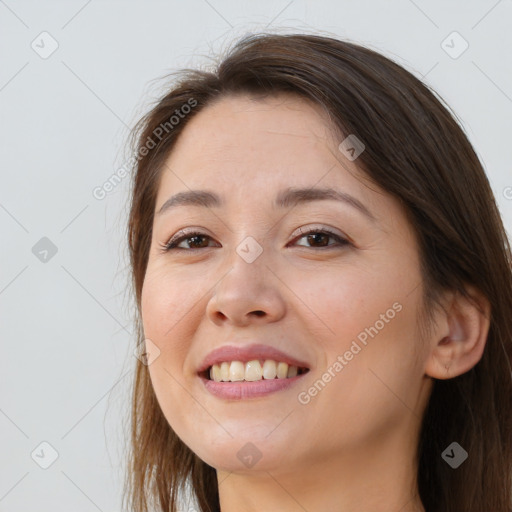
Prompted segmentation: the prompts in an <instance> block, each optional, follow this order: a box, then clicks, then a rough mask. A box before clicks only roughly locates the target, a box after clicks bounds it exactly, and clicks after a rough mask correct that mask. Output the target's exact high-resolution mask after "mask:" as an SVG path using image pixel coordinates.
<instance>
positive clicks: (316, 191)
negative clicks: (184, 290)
mask: <svg viewBox="0 0 512 512" xmlns="http://www.w3.org/2000/svg"><path fill="white" fill-rule="evenodd" d="M326 200H331V201H340V202H342V203H345V204H348V205H350V206H352V207H353V208H355V209H357V210H358V211H359V212H360V213H362V214H364V215H365V216H366V217H368V218H369V219H370V220H371V221H373V222H376V221H377V219H376V217H375V216H374V215H373V214H372V212H371V211H370V210H368V208H367V207H366V206H365V205H364V204H363V203H361V201H359V199H357V198H355V197H354V196H351V195H350V194H347V193H346V192H341V191H339V190H336V189H333V188H287V189H284V190H281V191H280V192H279V194H278V195H277V197H276V199H275V201H274V204H273V207H274V208H281V209H283V208H289V207H292V206H296V205H297V204H303V203H309V202H312V201H326ZM223 204H224V201H223V200H222V199H221V198H220V197H219V196H218V195H217V194H216V193H215V192H212V191H209V190H188V191H184V192H179V193H178V194H175V195H174V196H171V197H170V198H169V199H167V201H165V203H164V204H163V205H162V206H161V208H160V209H159V210H158V212H157V215H162V214H163V213H165V212H167V211H169V210H171V209H173V208H176V207H178V206H202V207H205V208H219V207H221V206H223Z"/></svg>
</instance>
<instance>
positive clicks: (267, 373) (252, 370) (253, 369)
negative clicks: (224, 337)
mask: <svg viewBox="0 0 512 512" xmlns="http://www.w3.org/2000/svg"><path fill="white" fill-rule="evenodd" d="M297 373H298V367H297V366H288V364H287V363H283V362H276V361H273V360H272V359H267V360H265V361H264V363H263V366H262V364H261V362H260V361H258V360H257V359H255V360H253V361H248V362H247V363H242V362H241V361H231V362H229V361H224V362H222V363H220V364H214V365H213V366H212V367H211V368H210V379H212V380H214V381H216V382H221V381H231V382H233V381H239V380H248V381H255V380H261V378H262V377H263V378H264V379H275V378H276V377H277V378H278V379H286V378H287V377H295V376H296V375H297Z"/></svg>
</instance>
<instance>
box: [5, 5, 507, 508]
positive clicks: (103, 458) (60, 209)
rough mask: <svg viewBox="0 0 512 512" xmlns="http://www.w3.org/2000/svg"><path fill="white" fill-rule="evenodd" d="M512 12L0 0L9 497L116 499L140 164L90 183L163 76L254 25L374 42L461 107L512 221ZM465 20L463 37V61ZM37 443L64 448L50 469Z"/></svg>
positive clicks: (43, 503)
mask: <svg viewBox="0 0 512 512" xmlns="http://www.w3.org/2000/svg"><path fill="white" fill-rule="evenodd" d="M511 20H512V2H511V1H510V0H502V1H495V0H492V1H490V0H489V1H462V0H461V1H452V2H446V1H441V0H436V1H426V0H415V1H412V0H396V1H389V2H379V1H377V0H373V1H370V0H366V1H361V0H359V1H353V2H349V1H334V0H332V1H313V0H294V1H290V0H282V1H281V0H279V1H276V0H273V1H270V0H259V1H257V2H249V1H232V0H208V1H207V0H191V1H188V2H185V1H177V0H174V1H168V2H163V1H145V2H143V1H126V0H125V1H123V2H115V1H99V0H92V1H85V0H84V1H72V2H71V1H70V2H63V1H62V2H56V1H46V2H28V1H18V2H16V1H15V0H5V1H4V0H0V52H1V54H0V119H1V124H0V130H1V132H0V140H1V146H0V147H1V155H0V162H1V179H2V181H1V188H0V228H1V233H2V242H1V244H2V247H1V251H0V253H1V263H0V307H1V313H0V318H1V323H0V328H1V332H0V336H1V343H2V344H1V362H0V393H1V394H0V450H1V455H0V511H4V512H18V511H20V512H21V511H23V512H25V511H27V510H37V511H39V512H50V511H51V512H56V511H68V510H73V511H74V512H81V511H83V512H94V511H95V510H100V511H104V512H106V511H117V510H120V509H121V507H120V503H121V502H120V499H121V498H120V497H121V489H122V475H123V461H124V459H123V442H124V441H123V438H124V433H126V432H127V426H126V425H123V418H124V417H125V415H126V411H127V407H128V399H129V394H128V392H129V389H130V383H131V378H132V375H133V367H134V361H135V360H134V356H133V355H132V352H133V349H134V340H133V338H132V336H131V332H132V323H131V317H132V311H133V309H132V308H133V305H132V304H131V303H130V299H129V296H127V294H126V292H125V290H126V286H127V279H128V273H127V268H128V267H127V263H128V260H127V252H126V248H125V236H124V233H125V222H126V215H127V198H128V186H127V185H128V183H129V179H128V178H126V179H125V180H124V181H123V182H122V183H121V184H120V185H118V186H117V187H116V188H115V189H114V190H113V191H112V192H111V193H110V194H109V195H108V196H107V197H106V198H105V199H103V200H98V199H96V198H95V197H94V196H93V194H92V191H93V189H94V188H95V187H97V186H101V185H102V184H103V183H104V182H105V181H106V180H107V179H108V178H109V177H110V176H111V175H112V174H113V173H114V172H115V171H116V170H117V169H119V168H120V167H122V165H123V163H124V159H125V158H126V153H125V150H124V147H125V146H123V144H124V143H125V141H126V135H127V133H128V127H131V126H132V125H133V122H134V121H135V120H136V119H137V118H138V116H139V115H140V114H141V113H142V112H144V110H145V108H146V107H147V105H148V104H149V101H151V100H153V99H154V97H156V96H157V95H158V94H160V92H161V91H162V90H163V89H162V83H161V82H158V81H156V82H155V79H156V78H158V77H161V76H162V75H164V74H165V73H168V72H169V71H171V70H173V69H178V68H181V67H188V66H194V65H200V64H207V63H208V60H207V59H206V57H204V56H206V55H208V54H209V53H210V51H211V50H213V51H220V50H222V48H225V47H226V45H227V44H228V43H230V42H231V41H232V40H233V39H234V38H236V37H239V36H242V35H244V34H245V33H246V32H250V31H257V30H274V31H279V32H286V31H289V32H291V31H307V32H315V31H320V32H321V33H324V34H327V35H337V36H340V37H347V38H350V39H351V40H353V41H355V42H360V43H364V44H367V45H369V46H371V47H373V48H375V49H377V50H380V51H381V52H382V53H384V54H386V55H388V56H390V57H392V58H394V59H395V60H397V61H398V62H399V63H401V64H402V65H404V66H405V67H406V68H407V69H409V70H411V71H412V72H413V73H415V74H416V75H417V76H418V77H422V78H423V79H424V80H425V81H426V82H427V83H429V84H431V85H432V86H433V87H434V88H435V89H436V90H437V91H438V92H439V93H440V94H441V96H442V97H444V98H445V100H446V101H447V102H448V103H449V104H450V105H451V106H452V108H453V109H454V110H455V112H456V113H457V114H458V116H459V117H460V118H461V120H462V122H463V125H464V128H465V129H466V131H467V133H468V135H469V138H470V140H471V141H472V143H473V144H474V146H475V149H476V151H477V153H478V154H479V156H480V157H481V159H482V161H483V163H484V166H485V168H486V171H487V173H488V176H489V179H490V182H491V184H492V187H493V189H494V192H495V195H496V197H497V200H498V202H499V206H500V209H501V211H502V214H503V217H504V220H505V223H506V227H507V230H508V232H509V233H510V232H511V227H512V188H507V187H511V186H512V176H511V172H510V162H511V161H512V152H511V147H512V144H511V143H510V140H509V139H510V134H511V133H512V72H511V70H512V66H511V61H510V55H509V50H510V48H512V32H511V31H510V22H511ZM43 31H46V32H48V33H49V34H50V35H51V37H52V38H53V39H54V40H55V41H56V42H57V43H58V48H57V50H56V51H55V52H54V53H53V54H52V55H50V56H49V57H48V58H42V57H41V56H40V53H37V52H36V51H35V50H34V49H33V48H32V47H31V45H32V44H33V45H34V46H35V47H36V48H38V50H39V52H43V51H48V50H49V49H51V44H52V41H51V40H50V39H49V38H48V36H40V34H41V32H43ZM453 31H457V32H458V33H459V34H460V36H462V38H464V40H466V41H467V43H468V44H469V47H468V49H467V50H466V51H465V52H464V53H462V54H461V55H460V56H458V58H453V56H454V54H457V53H459V52H460V50H461V49H462V48H463V47H462V46H461V45H462V44H464V43H463V41H462V40H461V39H457V37H458V36H455V39H454V36H450V37H449V38H448V39H446V38H447V37H448V36H449V35H450V34H451V33H452V32H453ZM445 40H446V42H445V43H443V41H445ZM54 44H55V43H54ZM450 46H451V47H452V48H451V49H450V48H449V47H450ZM445 50H447V51H448V52H451V53H452V56H450V55H449V53H447V51H445ZM43 237H47V238H48V239H50V240H51V242H52V243H53V244H54V245H55V246H56V248H57V253H56V254H55V255H54V256H52V257H50V256H51V253H49V254H48V256H47V261H45V262H44V261H41V260H40V258H41V257H44V253H40V254H39V257H37V256H36V254H34V252H33V250H32V249H33V247H34V246H35V245H36V244H37V243H38V242H39V241H40V239H41V238H43ZM40 243H41V242H40ZM38 247H39V246H36V248H38ZM39 250H42V249H40V248H39ZM35 252H36V253H37V252H38V251H37V250H35ZM43 441H45V442H47V443H49V444H50V445H51V446H52V447H53V449H55V450H56V452H57V453H58V458H57V459H56V460H55V462H54V463H53V464H52V465H51V466H50V467H48V469H42V468H41V467H40V465H39V464H43V463H44V462H45V461H46V463H48V462H50V461H51V454H52V452H51V449H49V448H48V447H47V446H46V445H42V446H41V445H40V443H42V442H43ZM34 450H35V452H34ZM32 453H34V458H32V457H31V454H32ZM36 461H37V462H38V463H39V464H38V463H36ZM186 510H188V509H186Z"/></svg>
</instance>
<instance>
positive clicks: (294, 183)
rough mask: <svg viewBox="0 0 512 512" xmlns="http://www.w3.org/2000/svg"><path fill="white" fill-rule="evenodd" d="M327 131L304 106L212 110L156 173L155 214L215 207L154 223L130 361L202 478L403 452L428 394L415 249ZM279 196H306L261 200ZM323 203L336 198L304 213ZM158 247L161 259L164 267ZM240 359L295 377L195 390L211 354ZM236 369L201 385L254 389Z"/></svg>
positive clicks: (285, 103)
mask: <svg viewBox="0 0 512 512" xmlns="http://www.w3.org/2000/svg"><path fill="white" fill-rule="evenodd" d="M331 133H332V132H331V131H329V130H328V128H327V120H326V118H325V117H324V115H323V113H322V112H321V111H320V110H319V109H318V108H317V107H316V106H312V105H311V104H310V103H307V102H305V101H304V100H301V99H297V98H295V97H291V96H280V97H272V98H270V99H268V98H267V99H258V98H254V97H249V96H238V97H227V98H224V99H222V100H220V101H218V102H217V103H215V104H213V105H211V106H209V107H207V108H205V109H204V110H203V111H201V112H200V113H199V114H198V115H197V116H196V117H194V118H193V119H192V120H191V121H190V122H189V124H188V125H187V127H186V128H185V129H184V131H183V133H182V135H181V136H180V138H179V140H178V142H177V145H176V146H175V149H174V150H173V152H172V154H171V155H170V157H169V158H168V160H167V161H166V166H165V168H164V170H163V175H162V179H161V182H160V186H159V190H158V195H157V199H156V208H155V212H159V210H160V209H161V208H162V206H163V205H164V203H166V201H168V200H169V198H171V197H172V196H174V195H175V194H178V193H181V192H185V193H189V192H190V191H192V190H194V191H197V190H204V191H208V192H209V193H211V194H215V195H216V196H218V198H219V205H217V204H213V203H209V205H208V206H205V205H204V203H203V204H185V202H184V201H181V203H180V204H178V203H175V204H174V206H172V207H169V208H167V209H166V210H165V211H163V212H162V213H160V214H158V213H155V219H154V225H153V237H152V244H151V250H150V255H149V261H148V267H147V272H146V275H145V280H144V286H143V291H142V319H143V327H144V334H145V337H146V339H149V340H151V342H148V345H147V346H148V351H149V352H150V354H151V353H153V356H154V355H155V354H156V353H155V352H154V347H155V345H156V347H158V349H159V351H160V353H159V355H157V357H156V358H154V357H153V358H154V360H153V362H151V364H150V365H149V366H148V369H149V372H150V377H151V380H152V383H153V386H154V390H155V393H156V396H157V398H158V402H159V404H160V406H161V408H162V411H163V413H164V415H165V417H166V419H167V421H168V422H169V424H170V426H171V427H172V429H173V430H174V431H175V432H176V434H177V435H178V436H179V437H180V438H181V439H182V440H183V442H184V443H185V444H186V445H188V446H189V447H190V448H191V449H192V450H193V451H194V452H195V453H196V454H197V455H198V456H199V457H200V458H201V459H202V460H204V461H205V462H206V463H208V464H209V465H211V466H213V467H215V468H217V469H220V470H229V471H242V472H243V471H245V470H246V471H249V470H251V468H252V467H254V469H255V470H256V469H262V470H272V469H275V468H297V467H299V466H298V465H302V464H303V465H305V467H306V466H307V467H310V468H311V467H312V466H313V465H314V464H318V465H321V464H324V463H325V462H326V460H327V458H328V457H337V458H338V460H341V457H342V456H345V457H349V458H350V459H351V460H352V461H356V460H361V459H360V457H361V456H364V453H365V452H368V453H372V451H373V450H377V449H378V447H379V446H381V445H382V443H392V445H393V444H394V445H397V446H398V445H400V446H403V445H404V444H406V445H407V446H408V447H409V448H410V449H411V451H412V447H413V446H414V436H415V435H416V433H417V430H416V429H417V428H418V427H419V416H420V415H421V412H422V408H423V406H424V405H425V400H426V398H427V396H428V392H429V388H428V385H427V378H426V377H425V375H424V366H425V360H426V356H427V354H426V344H422V343H421V340H420V339H419V337H418V332H417V325H416V319H417V317H418V314H419V312H420V305H421V293H422V285H421V279H420V270H419V257H418V249H417V245H416V241H415V237H414V234H413V231H412V228H411V227H410V225H409V224H408V222H407V220H406V217H405V214H404V211H403V210H402V208H401V207H400V205H399V203H398V202H397V201H396V200H395V199H393V198H392V197H391V196H389V195H388V194H386V193H384V192H383V191H382V190H380V189H378V188H377V187H376V186H375V185H371V188H370V185H369V182H365V183H366V184H365V183H364V182H363V180H362V179H361V178H364V176H363V175H362V174H361V173H360V172H359V170H358V168H357V158H356V157H357V152H358V151H359V150H360V149H362V148H361V147H360V146H357V145H356V146H353V144H352V145H351V143H350V142H351V139H349V140H348V141H345V142H344V143H343V144H342V146H341V148H342V149H339V148H338V146H339V145H340V143H342V140H337V139H336V138H335V137H334V136H333V135H332V134H331ZM362 142H363V143H364V140H363V141H362ZM351 147H354V149H355V151H352V150H351V149H350V148H351ZM357 177H359V178H360V179H357ZM295 189H304V190H305V191H306V192H305V193H304V192H303V193H302V194H298V195H296V196H290V197H291V199H290V198H289V199H288V200H287V201H284V202H283V201H279V200H280V199H283V197H284V196H283V194H285V193H287V192H290V191H293V190H295ZM324 189H332V190H333V191H337V192H338V193H339V194H340V197H341V199H336V198H335V197H334V196H333V195H331V196H330V198H325V197H324V198H321V194H320V191H321V190H324ZM315 191H318V192H319V193H318V195H317V197H315V196H314V195H313V194H312V193H313V192H315ZM294 197H295V198H296V199H297V198H298V200H295V201H294V200H293V198H294ZM343 198H344V199H343ZM277 203H279V204H277ZM358 205H359V206H358ZM182 229H186V231H187V236H188V238H187V237H185V238H183V237H181V235H180V234H179V233H178V232H179V231H180V230H182ZM326 229H327V230H329V231H331V232H332V233H333V234H329V233H325V232H324V230H326ZM309 231H311V232H312V233H311V234H309V235H308V234H306V233H308V232H309ZM191 232H193V233H194V234H190V233H191ZM197 232H199V235H198V234H197ZM176 234H178V237H180V238H181V239H180V240H178V242H177V246H178V248H175V249H171V250H169V251H167V252H164V250H163V248H162V246H163V245H165V244H166V243H167V242H168V241H169V239H170V238H171V237H173V236H174V235H176ZM184 235H185V234H184ZM344 240H346V242H345V241H344ZM253 344H258V345H264V346H266V347H267V348H268V347H270V348H274V349H277V350H280V351H282V352H283V353H285V354H286V355H287V356H289V357H290V358H294V359H296V360H297V361H300V362H301V364H303V365H304V366H305V367H307V368H308V371H307V372H306V373H303V374H300V375H299V376H297V377H295V378H294V379H293V380H291V381H290V382H289V384H291V385H289V386H288V387H284V388H282V389H277V386H274V384H275V383H276V381H277V379H273V380H272V381H270V379H269V380H268V382H267V383H269V384H270V386H273V387H271V388H270V389H271V392H268V393H263V394H260V395H250V393H251V389H252V390H254V389H258V390H259V389H260V388H261V380H260V381H259V382H257V381H245V380H244V381H237V382H235V383H229V382H218V383H212V382H209V381H207V380H205V379H204V376H200V375H199V374H198V371H199V369H200V368H201V365H202V363H203V361H204V360H205V358H206V357H207V356H208V354H209V353H210V352H211V351H213V350H215V349H218V348H220V347H224V346H227V345H229V346H232V347H239V348H246V347H248V346H250V345H253ZM279 358H280V356H276V357H275V358H273V357H269V354H268V353H264V352H261V353H259V355H258V353H256V354H252V355H251V356H248V357H247V359H251V360H260V359H261V361H262V362H263V361H265V360H267V359H279ZM237 359H238V360H240V359H243V358H242V357H241V356H240V357H238V356H236V355H225V356H221V361H222V360H225V361H227V362H228V363H230V362H231V361H232V360H237ZM281 359H285V357H284V356H282V358H281ZM150 361H151V356H150ZM242 362H243V363H245V361H242ZM279 362H280V361H279V360H278V361H277V363H279ZM281 362H283V361H281ZM280 366H281V372H284V373H282V374H281V375H285V374H286V367H285V366H284V365H283V364H281V365H280ZM245 367H246V365H245V364H242V365H241V366H240V363H238V364H234V365H229V364H228V365H224V368H225V369H226V370H224V369H222V370H220V369H219V372H221V371H228V374H229V371H230V370H231V371H232V372H233V373H232V375H233V377H234V378H244V377H247V379H251V378H258V376H259V374H258V373H257V372H258V369H257V368H256V369H254V367H255V364H254V363H250V364H249V365H248V367H249V368H248V370H249V371H248V373H246V374H244V373H243V371H244V370H245ZM256 367H257V364H256ZM240 368H241V369H242V370H241V371H242V373H241V374H240V373H237V372H239V371H240ZM263 368H264V369H265V368H266V369H267V370H268V371H269V372H271V371H272V369H273V365H272V363H265V364H264V366H263ZM292 372H293V370H292ZM291 374H292V375H293V373H291ZM219 375H223V374H222V373H219ZM224 375H225V374H224ZM267 375H269V376H270V374H267ZM221 378H222V377H221ZM265 380H266V381H267V379H265ZM281 382H282V381H281ZM212 385H213V386H215V387H216V389H219V390H220V393H221V394H220V395H219V394H215V393H213V392H212V391H210V390H209V387H211V386H212ZM222 386H224V388H222ZM251 386H252V388H251ZM230 393H231V394H230ZM343 460H348V459H343Z"/></svg>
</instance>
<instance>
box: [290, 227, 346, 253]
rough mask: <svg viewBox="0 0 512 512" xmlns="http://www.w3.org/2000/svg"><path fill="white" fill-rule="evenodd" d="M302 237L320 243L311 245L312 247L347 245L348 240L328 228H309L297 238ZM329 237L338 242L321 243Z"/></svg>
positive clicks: (309, 241) (310, 241)
mask: <svg viewBox="0 0 512 512" xmlns="http://www.w3.org/2000/svg"><path fill="white" fill-rule="evenodd" d="M302 238H307V241H308V243H320V244H321V245H320V247H312V249H321V248H323V247H333V246H337V247H340V246H344V245H348V244H349V243H350V242H349V241H348V240H346V239H345V238H343V237H342V236H340V235H338V234H336V233H333V232H332V231H329V230H328V229H320V230H319V229H311V230H309V231H307V232H306V233H304V234H301V236H300V237H299V240H300V239H302ZM329 238H334V239H335V240H336V241H337V242H338V243H337V244H336V243H335V244H329V243H327V244H323V242H325V241H326V240H328V239H329Z"/></svg>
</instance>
